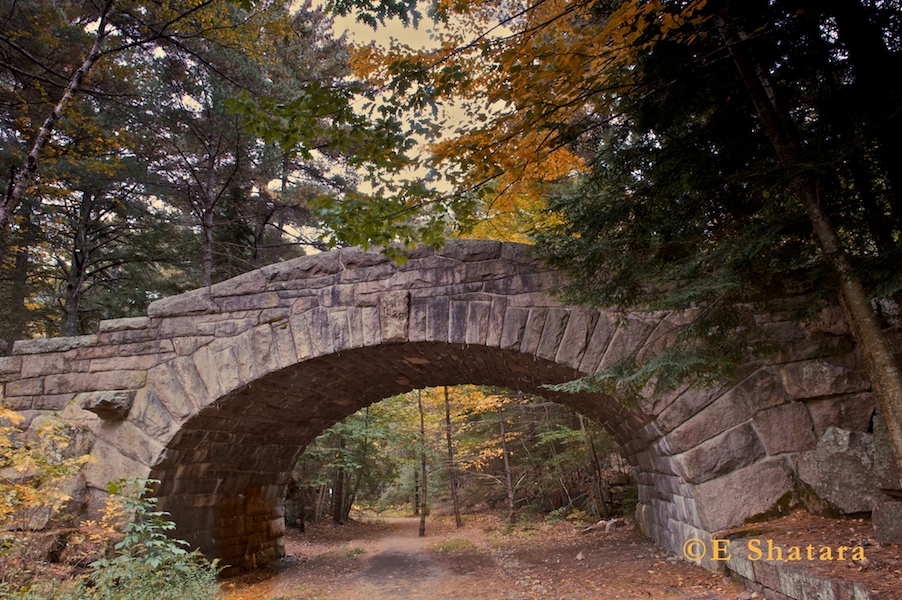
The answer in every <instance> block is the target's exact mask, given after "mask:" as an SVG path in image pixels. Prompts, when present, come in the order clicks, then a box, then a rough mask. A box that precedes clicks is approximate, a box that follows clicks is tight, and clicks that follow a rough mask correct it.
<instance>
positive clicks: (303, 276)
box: [0, 241, 873, 566]
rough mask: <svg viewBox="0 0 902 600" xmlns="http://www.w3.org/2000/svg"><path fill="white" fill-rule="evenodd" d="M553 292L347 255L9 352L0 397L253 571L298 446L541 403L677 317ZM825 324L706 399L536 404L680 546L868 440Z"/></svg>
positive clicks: (541, 269) (443, 267)
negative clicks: (463, 396)
mask: <svg viewBox="0 0 902 600" xmlns="http://www.w3.org/2000/svg"><path fill="white" fill-rule="evenodd" d="M563 282H564V278H563V276H562V275H561V274H560V273H557V272H555V271H552V270H550V269H548V268H547V267H546V266H545V265H544V264H542V263H541V262H540V261H538V260H537V259H536V258H535V257H534V256H533V255H532V254H531V252H530V249H529V247H527V246H524V245H520V244H506V243H505V244H502V243H499V242H486V241H452V242H449V243H448V245H447V246H446V247H445V248H444V249H442V250H440V251H433V250H431V249H429V248H421V249H418V250H416V251H414V252H412V253H410V255H409V257H408V261H407V262H406V263H405V264H403V265H398V264H396V263H394V262H391V261H389V260H388V259H386V258H385V257H384V256H381V255H379V254H374V253H367V252H362V251H360V250H358V249H342V250H339V251H335V252H329V253H323V254H319V255H315V256H308V257H302V258H299V259H294V260H291V261H287V262H285V263H280V264H275V265H270V266H267V267H264V268H262V269H259V270H256V271H253V272H250V273H246V274H244V275H241V276H239V277H236V278H234V279H231V280H228V281H225V282H222V283H219V284H216V285H213V286H210V287H208V288H202V289H198V290H194V291H192V292H188V293H185V294H181V295H179V296H175V297H172V298H165V299H162V300H158V301H156V302H154V303H152V304H151V305H150V307H149V309H148V314H147V316H146V317H139V318H130V319H117V320H112V321H104V322H102V323H101V324H100V328H99V331H98V333H96V334H94V335H88V336H78V337H70V338H55V339H47V340H27V341H21V342H17V343H16V344H15V346H14V348H13V354H12V355H11V356H8V357H2V358H0V385H2V393H3V399H4V402H5V403H6V404H7V405H8V406H9V407H11V408H13V409H15V410H18V411H20V412H22V413H23V414H24V415H25V416H26V417H27V418H29V419H31V418H34V417H35V416H37V415H40V414H45V413H48V412H59V413H61V414H62V415H63V417H64V418H65V419H68V420H69V421H70V422H72V423H75V424H78V425H80V426H81V427H84V428H85V429H87V430H88V431H90V432H91V434H92V435H93V437H94V439H95V442H94V446H93V451H92V452H93V454H94V455H95V456H96V458H97V459H98V460H97V461H95V462H94V463H92V464H91V465H89V466H88V467H87V469H86V472H85V475H86V480H87V483H88V486H89V488H90V489H92V490H94V492H93V493H95V495H98V494H99V491H98V490H102V489H104V487H105V484H106V482H107V481H108V480H110V479H116V478H118V477H121V476H127V475H139V476H146V475H148V474H150V473H153V474H154V475H155V476H156V475H159V476H160V478H161V479H162V480H163V482H162V484H161V487H160V492H161V494H159V496H160V497H161V501H163V502H164V503H166V506H167V509H168V510H171V511H172V512H173V514H174V516H176V517H177V519H176V520H179V518H181V519H182V520H186V521H189V522H190V523H188V524H187V525H184V526H183V529H184V530H186V531H189V532H190V533H191V535H193V536H195V538H196V540H197V543H199V544H201V545H202V547H203V548H205V549H206V550H208V551H210V552H213V553H218V554H220V555H221V556H226V557H227V558H228V560H231V561H234V563H232V564H236V563H237V564H240V565H242V566H253V565H258V564H261V563H262V562H265V560H268V559H271V558H274V557H277V556H278V555H279V552H280V546H279V539H280V536H281V525H280V522H281V521H280V519H281V518H282V514H281V512H280V511H281V502H282V498H283V497H284V485H285V484H286V483H287V475H286V473H287V472H288V471H290V463H291V462H292V460H293V458H294V456H295V455H296V453H297V451H298V448H299V447H300V446H302V445H304V444H306V443H307V442H309V441H310V440H311V439H312V438H313V437H314V436H315V435H316V434H317V433H318V432H319V431H321V430H322V429H323V428H325V427H328V426H329V425H331V423H332V422H334V421H335V420H338V419H339V418H341V417H342V416H343V415H346V414H350V413H352V412H354V410H356V409H358V408H362V407H363V406H365V405H366V404H368V403H369V402H373V401H377V400H378V399H380V398H381V397H382V396H380V395H379V394H392V393H398V392H400V391H405V390H406V389H412V387H414V386H417V385H427V384H428V385H440V384H441V383H442V382H448V383H452V382H458V383H464V382H468V383H484V384H493V385H494V384H499V385H502V384H503V385H506V386H509V387H518V386H520V387H524V386H525V387H527V388H529V389H530V390H533V391H542V390H541V388H540V387H539V386H540V385H541V384H542V383H546V382H547V381H548V380H550V379H554V380H556V381H563V380H566V379H568V378H572V377H575V376H578V375H580V374H589V373H594V372H597V371H599V370H601V369H604V368H606V367H608V366H610V365H613V364H615V363H616V362H617V361H618V360H620V359H622V358H624V357H626V356H629V355H632V354H638V355H643V354H646V353H649V352H652V351H654V350H656V349H659V348H660V347H662V345H663V344H666V343H667V340H668V336H670V335H672V333H673V331H674V330H675V328H676V327H678V326H679V325H680V324H681V323H682V322H683V321H684V320H685V319H687V318H689V317H691V315H689V316H687V315H683V316H680V317H676V316H674V315H669V314H664V313H655V314H630V315H616V316H615V315H612V314H610V313H609V312H608V311H605V310H597V309H588V308H583V307H572V306H566V305H564V304H562V303H561V302H560V301H559V300H558V299H557V298H556V297H555V296H554V295H553V293H552V292H553V290H554V289H555V288H556V287H557V286H558V285H560V284H561V283H563ZM618 319H620V321H622V322H621V323H619V324H616V325H615V323H617V321H618ZM822 321H823V322H821V323H818V322H816V321H815V322H813V324H806V326H805V327H800V326H799V324H798V323H795V322H793V321H791V320H788V318H787V319H786V320H779V319H775V320H774V321H773V322H769V323H766V324H765V325H766V326H767V327H769V328H770V329H771V330H772V331H773V332H776V334H778V335H779V336H780V337H779V339H780V340H781V343H782V346H781V348H782V350H783V353H782V354H781V355H780V356H777V357H775V358H773V359H771V360H769V361H760V360H759V361H757V362H750V363H749V364H748V365H746V366H744V367H743V368H742V369H740V376H739V378H738V379H737V381H736V382H733V383H731V384H729V385H723V386H722V387H720V388H718V389H711V390H697V389H681V390H677V391H675V392H673V393H671V394H668V395H663V396H660V397H654V398H648V399H644V400H641V401H640V402H639V408H635V409H632V410H629V409H627V408H626V407H624V406H623V405H622V404H621V403H620V402H618V401H617V400H615V399H614V398H609V397H603V396H599V395H594V396H593V395H580V396H572V397H568V396H566V395H551V396H552V397H553V398H554V399H555V400H558V401H561V402H565V403H568V404H570V405H571V406H574V407H575V408H577V409H578V410H582V411H583V412H585V413H586V414H587V415H589V416H591V417H593V418H595V419H597V420H598V421H599V422H601V423H603V424H604V425H605V426H606V427H607V428H608V429H609V430H610V431H611V432H612V433H613V434H614V435H615V437H616V438H617V439H618V440H619V441H620V442H621V443H622V444H623V447H624V452H625V454H626V456H627V457H628V460H629V461H630V463H631V464H632V466H633V469H634V471H633V472H634V474H635V478H636V479H637V483H638V485H639V499H640V505H639V507H638V509H637V521H638V522H639V524H640V526H641V527H642V528H643V531H645V533H646V534H648V535H649V536H650V537H652V538H653V539H655V540H656V541H657V542H658V543H660V544H661V545H663V546H664V547H667V548H669V549H671V550H675V551H679V549H680V547H681V544H682V541H683V540H685V539H688V538H687V537H686V536H690V537H691V536H693V535H695V534H697V533H698V532H699V531H707V532H714V531H717V530H718V529H721V528H724V527H728V526H731V525H735V524H737V523H738V522H741V521H742V520H743V519H744V518H747V517H749V516H752V515H754V514H756V513H759V512H764V511H766V510H768V509H769V508H771V506H773V504H774V503H775V502H776V501H777V500H778V499H780V498H781V497H783V496H784V495H785V494H786V493H787V492H791V491H792V490H793V486H794V485H795V484H794V478H795V471H794V469H795V466H794V461H795V457H797V456H798V454H799V453H800V452H802V451H805V450H806V449H808V448H810V447H812V446H813V445H814V444H815V443H816V441H817V439H818V437H819V436H821V435H822V434H823V433H824V431H825V430H826V429H827V428H828V427H830V426H831V425H839V426H843V427H846V428H849V429H858V430H866V429H867V428H868V426H869V424H870V419H871V415H872V413H873V399H872V398H871V395H870V385H869V382H868V381H867V379H866V378H864V377H863V376H862V375H861V372H860V369H859V368H858V364H857V362H856V357H855V354H854V352H853V351H854V348H853V347H852V346H851V344H850V343H849V341H848V337H847V335H846V333H847V332H846V331H845V329H844V328H843V327H842V326H841V325H842V324H841V319H840V320H838V319H837V317H836V314H835V311H834V312H833V313H831V314H830V315H827V316H826V317H825V318H824V319H822ZM530 386H531V387H530ZM289 428H290V429H291V431H290V432H287V430H288V429H289ZM280 432H281V433H280ZM279 444H281V445H282V446H283V447H286V448H289V450H288V451H285V452H282V451H280V450H278V446H279ZM292 445H294V446H292ZM261 448H265V450H261ZM261 452H266V453H270V455H271V456H264V455H261V454H260V453H261ZM272 456H277V460H276V459H272V460H270V459H271V458H272ZM229 461H231V462H229ZM180 525H181V524H180ZM690 534H691V535H690Z"/></svg>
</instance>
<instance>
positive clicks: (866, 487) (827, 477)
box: [797, 426, 878, 514]
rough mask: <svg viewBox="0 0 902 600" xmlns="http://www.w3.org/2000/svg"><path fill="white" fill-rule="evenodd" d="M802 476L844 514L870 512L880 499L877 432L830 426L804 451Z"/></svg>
mask: <svg viewBox="0 0 902 600" xmlns="http://www.w3.org/2000/svg"><path fill="white" fill-rule="evenodd" d="M797 469H798V476H799V479H800V480H802V481H803V482H805V483H807V484H808V485H810V486H811V488H812V489H813V490H814V492H815V493H816V494H817V495H818V496H819V497H820V498H821V499H822V500H824V501H826V502H827V503H828V504H829V505H830V506H831V507H833V508H835V509H836V510H838V511H839V512H841V513H843V514H853V513H860V512H869V511H871V510H872V509H873V508H874V505H875V504H876V502H877V498H878V496H877V491H876V486H875V476H874V436H873V435H871V434H869V433H864V432H860V431H848V430H846V429H840V428H839V427H833V426H831V427H828V428H827V431H825V432H824V435H822V436H821V438H820V439H819V440H818V442H817V445H816V446H815V447H814V448H812V449H811V450H808V451H806V452H803V453H802V454H801V456H800V457H799V462H798V465H797Z"/></svg>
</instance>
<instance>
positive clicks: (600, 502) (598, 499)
mask: <svg viewBox="0 0 902 600" xmlns="http://www.w3.org/2000/svg"><path fill="white" fill-rule="evenodd" d="M579 427H580V429H581V430H582V433H583V445H584V446H585V447H586V455H587V458H588V462H589V477H590V478H591V480H592V495H593V496H595V504H596V506H598V510H599V516H601V517H603V518H605V519H607V518H608V517H610V516H611V511H610V510H609V508H608V501H609V498H608V497H607V496H608V494H607V493H606V492H607V490H606V489H605V487H606V486H605V485H604V476H603V475H602V473H601V466H600V465H599V464H598V453H597V452H596V451H595V441H594V440H593V439H592V436H590V435H589V430H588V429H586V418H585V417H584V416H582V415H579Z"/></svg>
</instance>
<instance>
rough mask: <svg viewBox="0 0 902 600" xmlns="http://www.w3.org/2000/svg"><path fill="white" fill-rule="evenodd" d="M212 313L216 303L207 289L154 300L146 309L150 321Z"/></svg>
mask: <svg viewBox="0 0 902 600" xmlns="http://www.w3.org/2000/svg"><path fill="white" fill-rule="evenodd" d="M212 312H216V303H215V302H213V299H212V298H211V297H210V289H209V288H200V289H197V290H194V291H191V292H185V293H184V294H179V295H178V296H172V297H170V298H163V299H161V300H156V301H154V302H151V303H150V305H149V306H148V307H147V316H148V317H150V318H151V319H159V318H163V317H175V316H181V315H192V314H203V313H212Z"/></svg>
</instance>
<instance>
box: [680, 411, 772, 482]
mask: <svg viewBox="0 0 902 600" xmlns="http://www.w3.org/2000/svg"><path fill="white" fill-rule="evenodd" d="M764 454H765V452H764V447H763V446H762V444H761V441H760V440H759V439H758V436H757V435H755V430H754V429H753V428H752V426H751V425H749V424H745V425H740V426H739V427H734V428H733V429H730V430H729V431H727V432H725V433H723V434H721V435H719V436H717V437H715V438H712V439H710V440H708V441H707V442H704V443H703V444H700V445H699V446H697V447H695V448H693V449H691V450H689V451H687V452H684V453H683V454H680V455H678V456H676V460H677V462H678V464H679V465H680V470H681V471H682V473H683V477H684V479H685V480H686V481H687V482H689V483H702V482H704V481H708V480H711V479H714V478H715V477H719V476H721V475H725V474H727V473H730V472H731V471H735V470H736V469H739V468H742V467H745V466H747V465H750V464H752V463H753V462H755V461H756V460H758V459H759V458H761V457H762V456H764Z"/></svg>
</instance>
